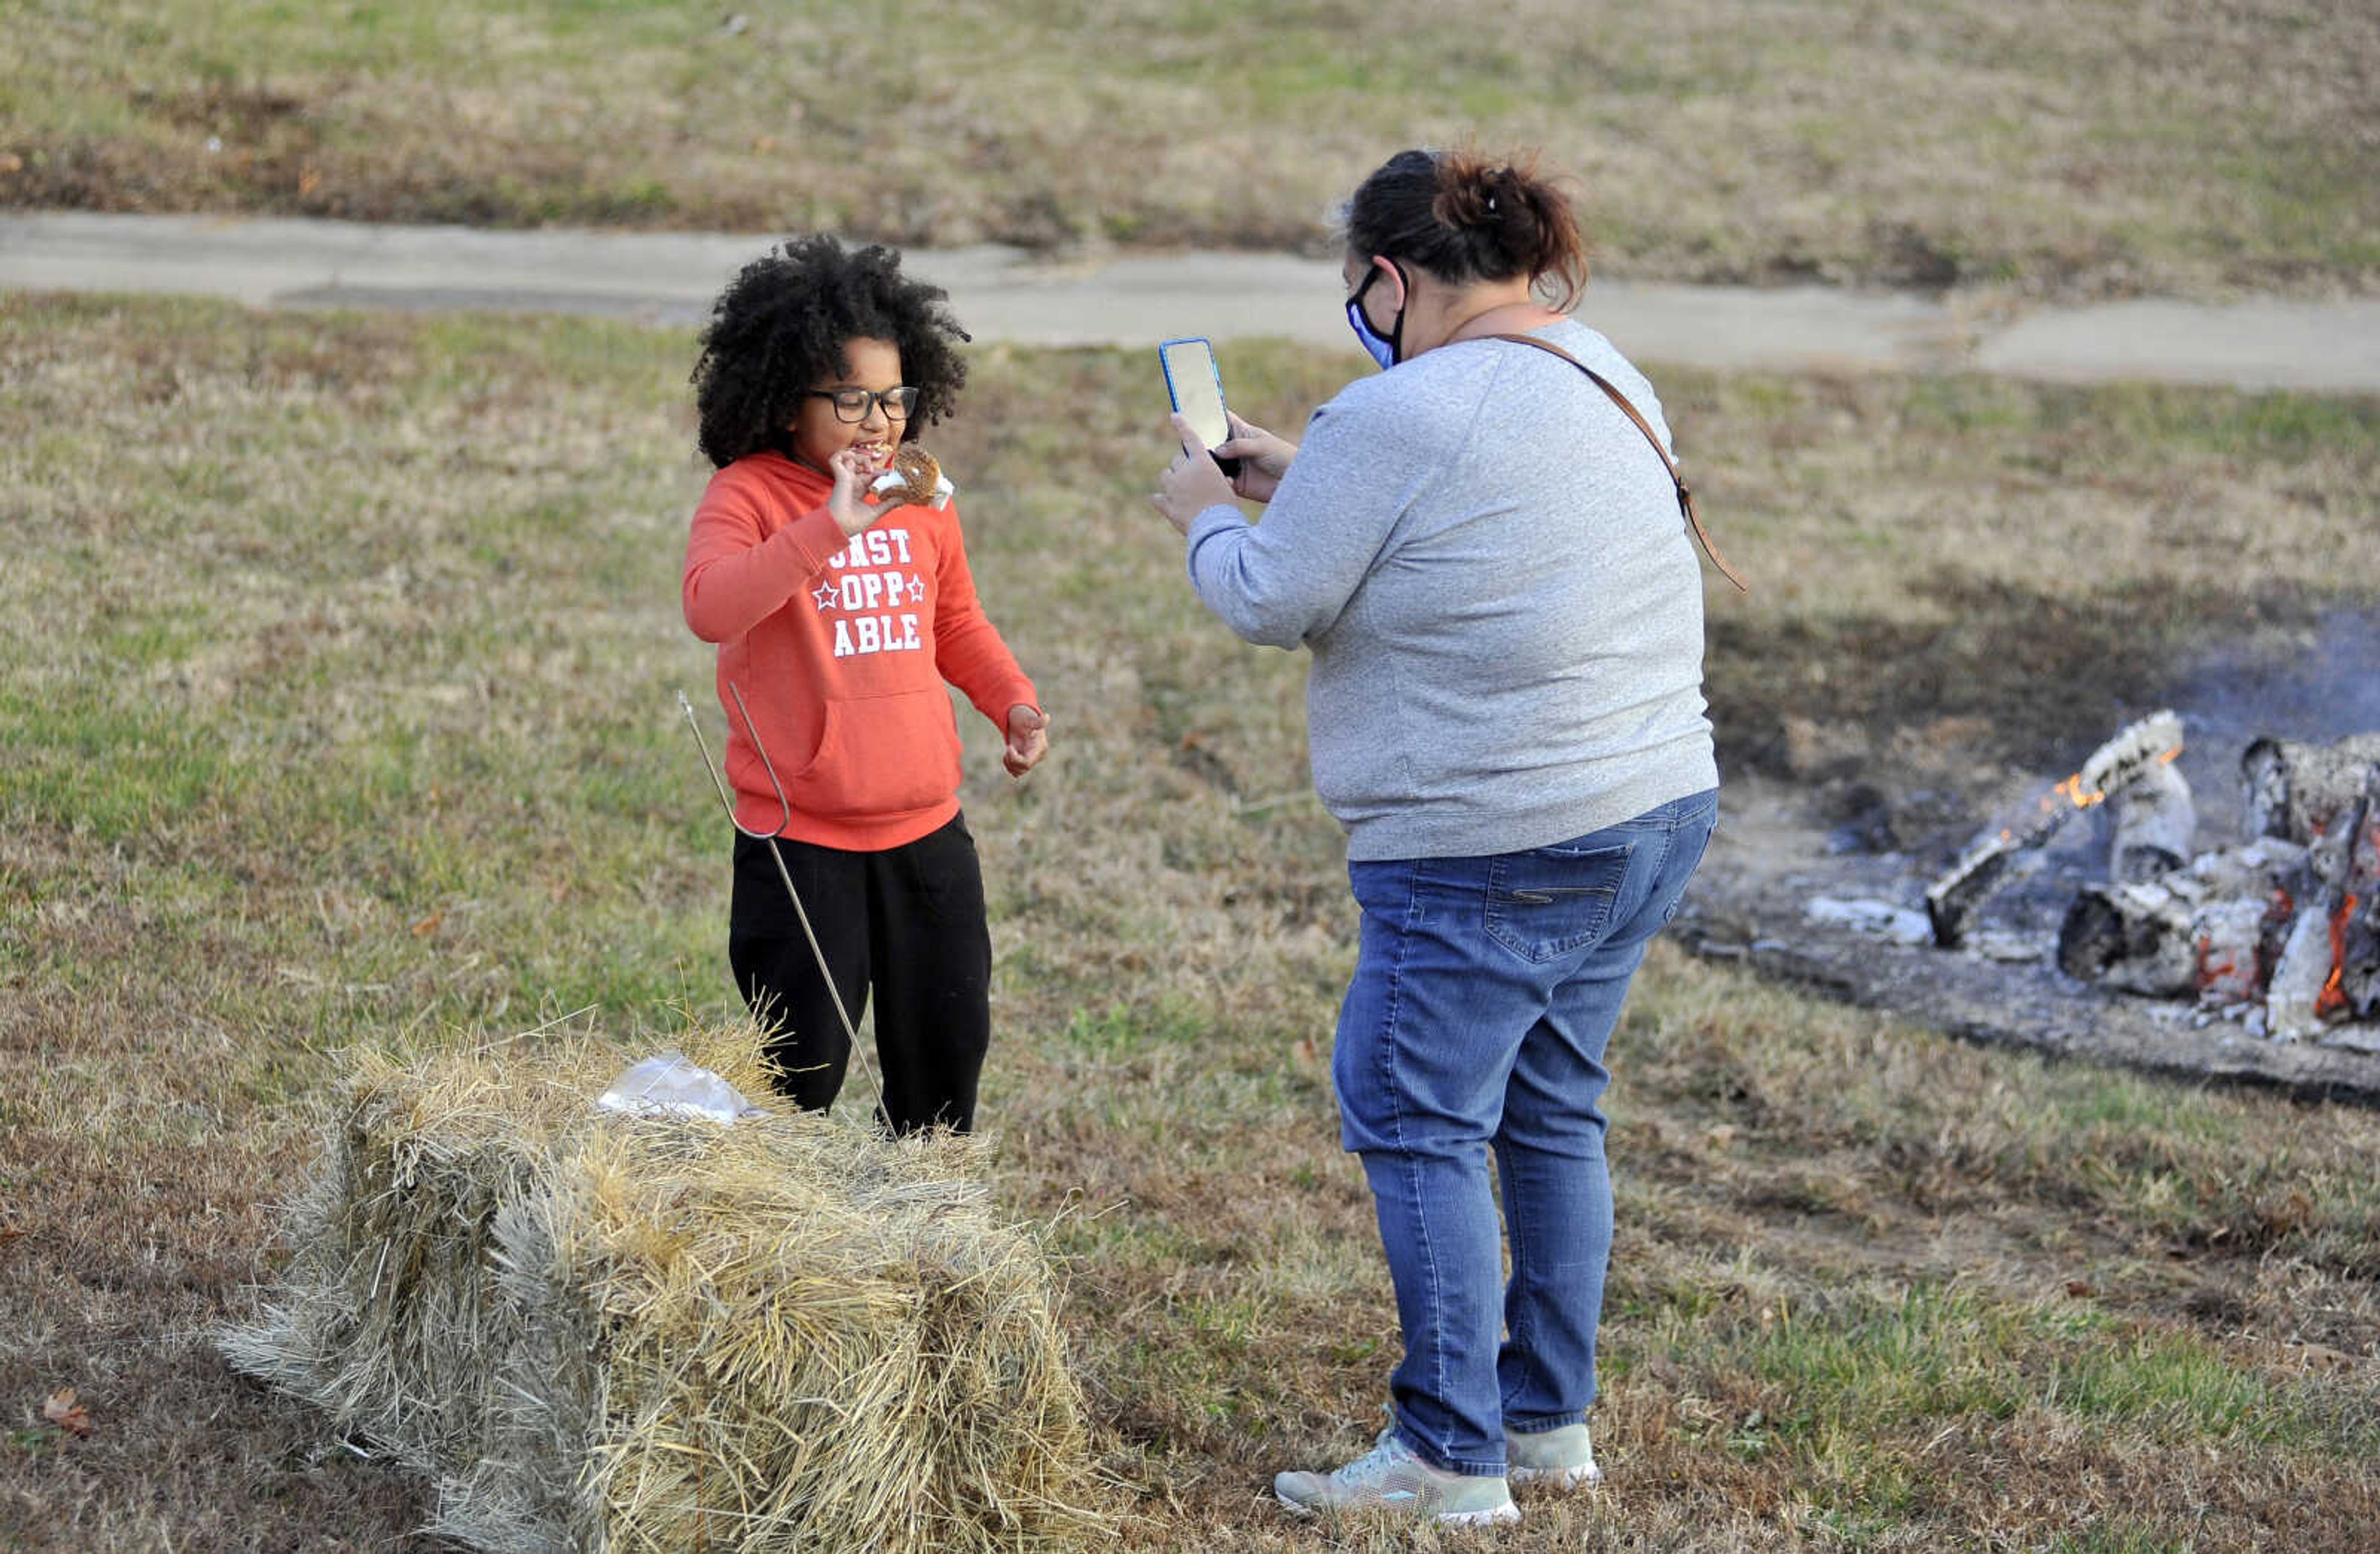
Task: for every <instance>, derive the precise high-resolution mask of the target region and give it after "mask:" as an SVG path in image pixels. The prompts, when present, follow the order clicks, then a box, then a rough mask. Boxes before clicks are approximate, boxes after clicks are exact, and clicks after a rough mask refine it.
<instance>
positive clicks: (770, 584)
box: [684, 453, 1040, 852]
mask: <svg viewBox="0 0 2380 1554" xmlns="http://www.w3.org/2000/svg"><path fill="white" fill-rule="evenodd" d="M833 489H834V482H833V481H832V480H830V479H829V478H828V477H826V476H825V475H822V474H820V473H819V472H818V471H817V470H814V469H810V468H808V467H805V466H803V465H799V464H796V463H795V462H794V461H793V460H792V459H789V458H786V457H784V456H783V455H780V454H774V453H765V454H754V455H750V456H749V457H746V458H740V459H737V460H736V461H735V463H733V464H731V465H729V466H728V467H726V468H724V469H722V470H721V471H719V472H718V473H717V474H716V475H713V476H712V477H711V478H710V487H709V489H707V490H706V491H705V492H703V495H702V501H701V503H700V504H698V506H697V507H696V508H695V512H694V525H693V528H692V530H691V531H690V532H689V533H688V534H687V536H686V582H685V589H684V602H685V607H686V625H689V626H691V627H692V628H693V629H694V634H695V635H696V636H697V637H700V638H702V640H704V641H705V642H716V643H718V644H719V700H720V704H721V705H722V707H724V708H725V709H726V710H727V727H728V733H727V781H728V783H729V784H730V785H731V786H733V787H734V788H735V818H736V820H737V822H738V823H739V824H741V825H743V826H745V827H746V828H747V829H749V830H753V831H760V832H768V831H774V830H776V829H777V825H778V822H779V820H780V819H783V809H782V808H781V807H780V806H779V804H778V802H777V792H776V789H775V788H774V787H772V786H771V784H770V783H769V775H768V772H767V771H764V770H763V769H762V767H761V764H760V758H759V754H758V753H757V752H756V751H755V750H754V749H753V747H752V740H751V737H750V735H748V734H747V733H746V731H745V729H744V726H743V723H742V722H741V720H740V719H738V718H737V717H736V715H735V698H733V697H732V696H730V695H729V694H728V687H729V686H731V685H733V686H735V687H737V688H738V689H740V690H742V692H743V693H744V704H745V706H746V707H747V708H748V709H749V710H750V712H751V715H752V722H754V723H755V724H756V725H758V727H759V735H760V742H761V744H762V746H763V747H765V748H766V749H767V751H768V754H769V760H770V762H771V765H773V766H774V767H775V768H776V771H777V777H778V780H779V781H780V782H782V783H783V784H784V790H785V796H786V798H787V799H789V800H790V801H791V802H792V805H793V816H792V819H789V820H786V821H785V825H784V834H785V835H787V836H790V837H793V838H795V840H797V841H802V842H812V843H817V844H820V845H823V846H828V847H841V848H845V849H848V850H851V851H855V852H880V851H881V850H883V849H885V848H887V847H897V846H900V845H901V844H904V843H906V842H914V841H916V840H917V838H919V837H921V836H924V835H926V834H927V833H928V832H931V831H934V830H936V829H937V828H939V827H941V825H943V824H944V823H945V822H947V821H948V820H949V819H950V818H951V817H952V816H953V815H955V814H957V813H958V808H959V799H958V791H959V735H958V724H957V720H956V719H955V718H954V717H953V715H952V711H951V698H950V693H949V692H948V691H946V690H944V689H943V688H942V682H943V681H945V680H948V681H949V682H950V683H951V684H952V685H953V686H957V687H958V688H959V689H960V690H961V691H962V692H964V693H965V695H966V698H967V699H968V700H969V701H971V702H973V703H974V704H975V707H976V710H977V711H979V712H981V713H982V714H983V715H984V716H985V717H987V718H990V720H991V721H992V722H993V723H995V724H996V725H998V726H1000V727H1001V728H1002V731H1003V732H1004V731H1005V730H1006V727H1007V722H1008V710H1009V709H1010V708H1012V707H1014V706H1017V705H1019V704H1020V703H1021V704H1023V705H1026V706H1029V707H1035V708H1038V706H1039V705H1040V704H1039V701H1038V698H1036V696H1035V694H1034V690H1033V682H1032V681H1030V680H1028V679H1026V677H1025V673H1024V671H1023V670H1021V669H1019V668H1018V667H1017V666H1016V660H1015V659H1014V657H1013V656H1012V655H1011V654H1010V653H1009V650H1008V647H1007V645H1006V644H1005V643H1003V642H1002V641H1001V639H1000V633H999V632H998V631H997V630H995V629H993V626H992V624H991V622H990V621H989V620H987V619H985V618H984V613H983V607H982V605H980V604H979V603H977V601H976V596H975V580H974V578H973V577H970V576H969V575H968V573H967V563H966V547H965V543H964V542H963V541H962V540H961V539H960V537H959V520H958V513H957V510H956V509H955V508H954V507H945V508H943V509H941V510H939V511H937V510H936V509H934V508H930V507H917V506H903V507H894V508H890V509H888V510H887V511H886V512H885V514H884V516H881V517H880V518H878V519H877V520H876V522H875V524H874V525H872V526H871V527H870V528H867V529H864V530H862V531H861V532H860V533H858V534H856V535H854V536H850V537H848V538H846V537H845V536H844V532H843V530H842V529H841V528H837V527H836V525H835V521H834V516H833V515H832V514H831V513H830V512H828V511H827V506H826V501H827V497H828V495H829V493H831V492H832V491H833Z"/></svg>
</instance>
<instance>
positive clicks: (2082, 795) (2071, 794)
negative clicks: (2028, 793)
mask: <svg viewBox="0 0 2380 1554" xmlns="http://www.w3.org/2000/svg"><path fill="white" fill-rule="evenodd" d="M2180 759H2181V747H2180V746H2179V745H2176V746H2175V747H2173V748H2172V749H2170V750H2164V751H2160V752H2159V753H2158V754H2157V755H2156V757H2155V760H2156V764H2157V765H2159V766H2171V765H2172V764H2173V763H2174V762H2175V761H2177V760H2180ZM2050 791H2051V792H2052V793H2054V794H2055V795H2057V796H2058V797H2059V798H2062V799H2064V800H2065V801H2066V802H2067V803H2069V804H2071V805H2072V806H2074V807H2075V808H2077V809H2089V808H2093V807H2096V806H2098V805H2101V804H2105V803H2106V802H2107V793H2106V791H2105V790H2104V789H2102V790H2095V791H2085V789H2084V788H2083V773H2081V772H2079V771H2078V772H2076V773H2075V774H2074V775H2073V776H2071V777H2069V778H2068V779H2066V781H2064V782H2063V783H2058V785H2057V787H2055V788H2053V789H2052V790H2050ZM2041 807H2042V808H2043V809H2044V810H2048V809H2051V808H2054V807H2056V806H2055V805H2054V804H2053V803H2052V802H2051V801H2050V800H2049V799H2046V798H2045V799H2043V800H2042V801H2041Z"/></svg>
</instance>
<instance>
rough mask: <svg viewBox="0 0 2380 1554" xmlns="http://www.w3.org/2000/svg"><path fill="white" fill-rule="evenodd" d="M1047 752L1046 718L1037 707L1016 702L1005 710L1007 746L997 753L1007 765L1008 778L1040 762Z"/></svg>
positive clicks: (1020, 773)
mask: <svg viewBox="0 0 2380 1554" xmlns="http://www.w3.org/2000/svg"><path fill="white" fill-rule="evenodd" d="M1049 753H1050V720H1049V718H1048V717H1047V716H1045V715H1044V714H1043V713H1042V711H1041V709H1039V708H1038V707H1028V706H1026V704H1025V703H1024V702H1021V701H1020V702H1018V703H1017V704H1016V705H1015V706H1014V707H1012V708H1010V709H1009V710H1008V748H1007V749H1005V750H1003V751H1002V752H1001V756H1000V764H1001V765H1002V766H1004V767H1006V768H1008V774H1009V775H1010V776H1011V777H1022V776H1024V775H1025V774H1026V772H1028V771H1032V770H1033V769H1034V768H1035V767H1037V766H1038V765H1040V764H1041V758H1042V757H1043V756H1046V755H1048V754H1049Z"/></svg>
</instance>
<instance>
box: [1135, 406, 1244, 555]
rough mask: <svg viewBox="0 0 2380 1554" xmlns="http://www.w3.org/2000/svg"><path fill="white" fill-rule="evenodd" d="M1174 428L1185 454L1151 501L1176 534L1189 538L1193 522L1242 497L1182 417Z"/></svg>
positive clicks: (1178, 456)
mask: <svg viewBox="0 0 2380 1554" xmlns="http://www.w3.org/2000/svg"><path fill="white" fill-rule="evenodd" d="M1172 427H1173V436H1174V440H1175V441H1176V442H1178V443H1181V445H1182V451H1181V452H1180V453H1178V454H1176V455H1173V462H1172V463H1171V464H1169V465H1167V466H1166V467H1165V473H1164V474H1162V475H1160V476H1159V477H1158V480H1157V492H1156V494H1155V495H1153V496H1151V497H1150V498H1149V500H1150V501H1151V502H1154V503H1155V504H1157V510H1158V511H1159V512H1160V513H1162V514H1164V515H1165V521H1166V522H1167V523H1170V524H1172V526H1173V531H1174V532H1175V533H1176V534H1187V533H1189V532H1190V524H1191V521H1192V520H1193V519H1195V518H1196V517H1197V516H1198V515H1199V514H1201V513H1203V512H1205V511H1206V510H1207V509H1208V508H1209V507H1219V506H1225V505H1228V504H1230V503H1231V500H1232V498H1233V497H1234V496H1236V495H1238V494H1239V493H1238V492H1235V491H1233V489H1232V481H1231V480H1230V479H1229V478H1228V477H1226V476H1225V475H1224V473H1223V471H1222V469H1221V468H1220V467H1218V466H1217V465H1216V463H1215V460H1214V458H1213V457H1212V455H1209V454H1208V451H1207V448H1206V444H1205V443H1202V442H1201V441H1200V440H1199V437H1198V432H1197V430H1196V428H1194V427H1193V426H1191V424H1190V423H1189V421H1188V420H1187V419H1184V418H1183V417H1181V416H1178V415H1177V416H1174V417H1173V418H1172ZM1241 469H1242V473H1243V474H1245V471H1246V467H1245V465H1243V466H1242V467H1241Z"/></svg>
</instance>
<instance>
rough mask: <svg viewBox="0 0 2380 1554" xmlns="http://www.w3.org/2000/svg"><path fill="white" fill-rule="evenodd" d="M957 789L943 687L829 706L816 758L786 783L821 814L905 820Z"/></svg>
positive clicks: (953, 731) (797, 800) (955, 735)
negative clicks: (912, 813) (880, 816)
mask: <svg viewBox="0 0 2380 1554" xmlns="http://www.w3.org/2000/svg"><path fill="white" fill-rule="evenodd" d="M958 791H959V731H958V726H957V724H956V722H954V720H953V718H952V716H951V698H950V693H949V692H947V691H945V690H943V689H942V688H941V686H932V687H931V688H928V689H920V690H914V691H899V692H895V693H894V694H892V695H891V696H878V697H868V698H865V699H862V700H857V701H830V702H828V703H827V704H826V726H825V730H824V732H823V734H822V735H821V736H820V739H819V747H818V754H817V755H816V756H814V757H812V758H811V760H810V763H809V765H807V766H806V767H804V768H803V769H802V770H801V771H798V772H795V774H794V775H793V776H792V777H791V778H790V779H788V780H787V782H786V783H785V793H786V795H787V796H788V797H790V798H791V799H792V800H793V802H794V807H795V808H796V809H799V810H800V811H802V813H804V814H806V815H817V816H820V817H822V818H823V817H831V816H861V815H902V814H907V813H909V812H910V811H912V810H917V809H926V808H930V807H933V806H934V805H937V804H941V803H943V802H944V801H946V800H948V799H949V798H951V797H952V796H953V795H955V794H956V793H957V792H958Z"/></svg>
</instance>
